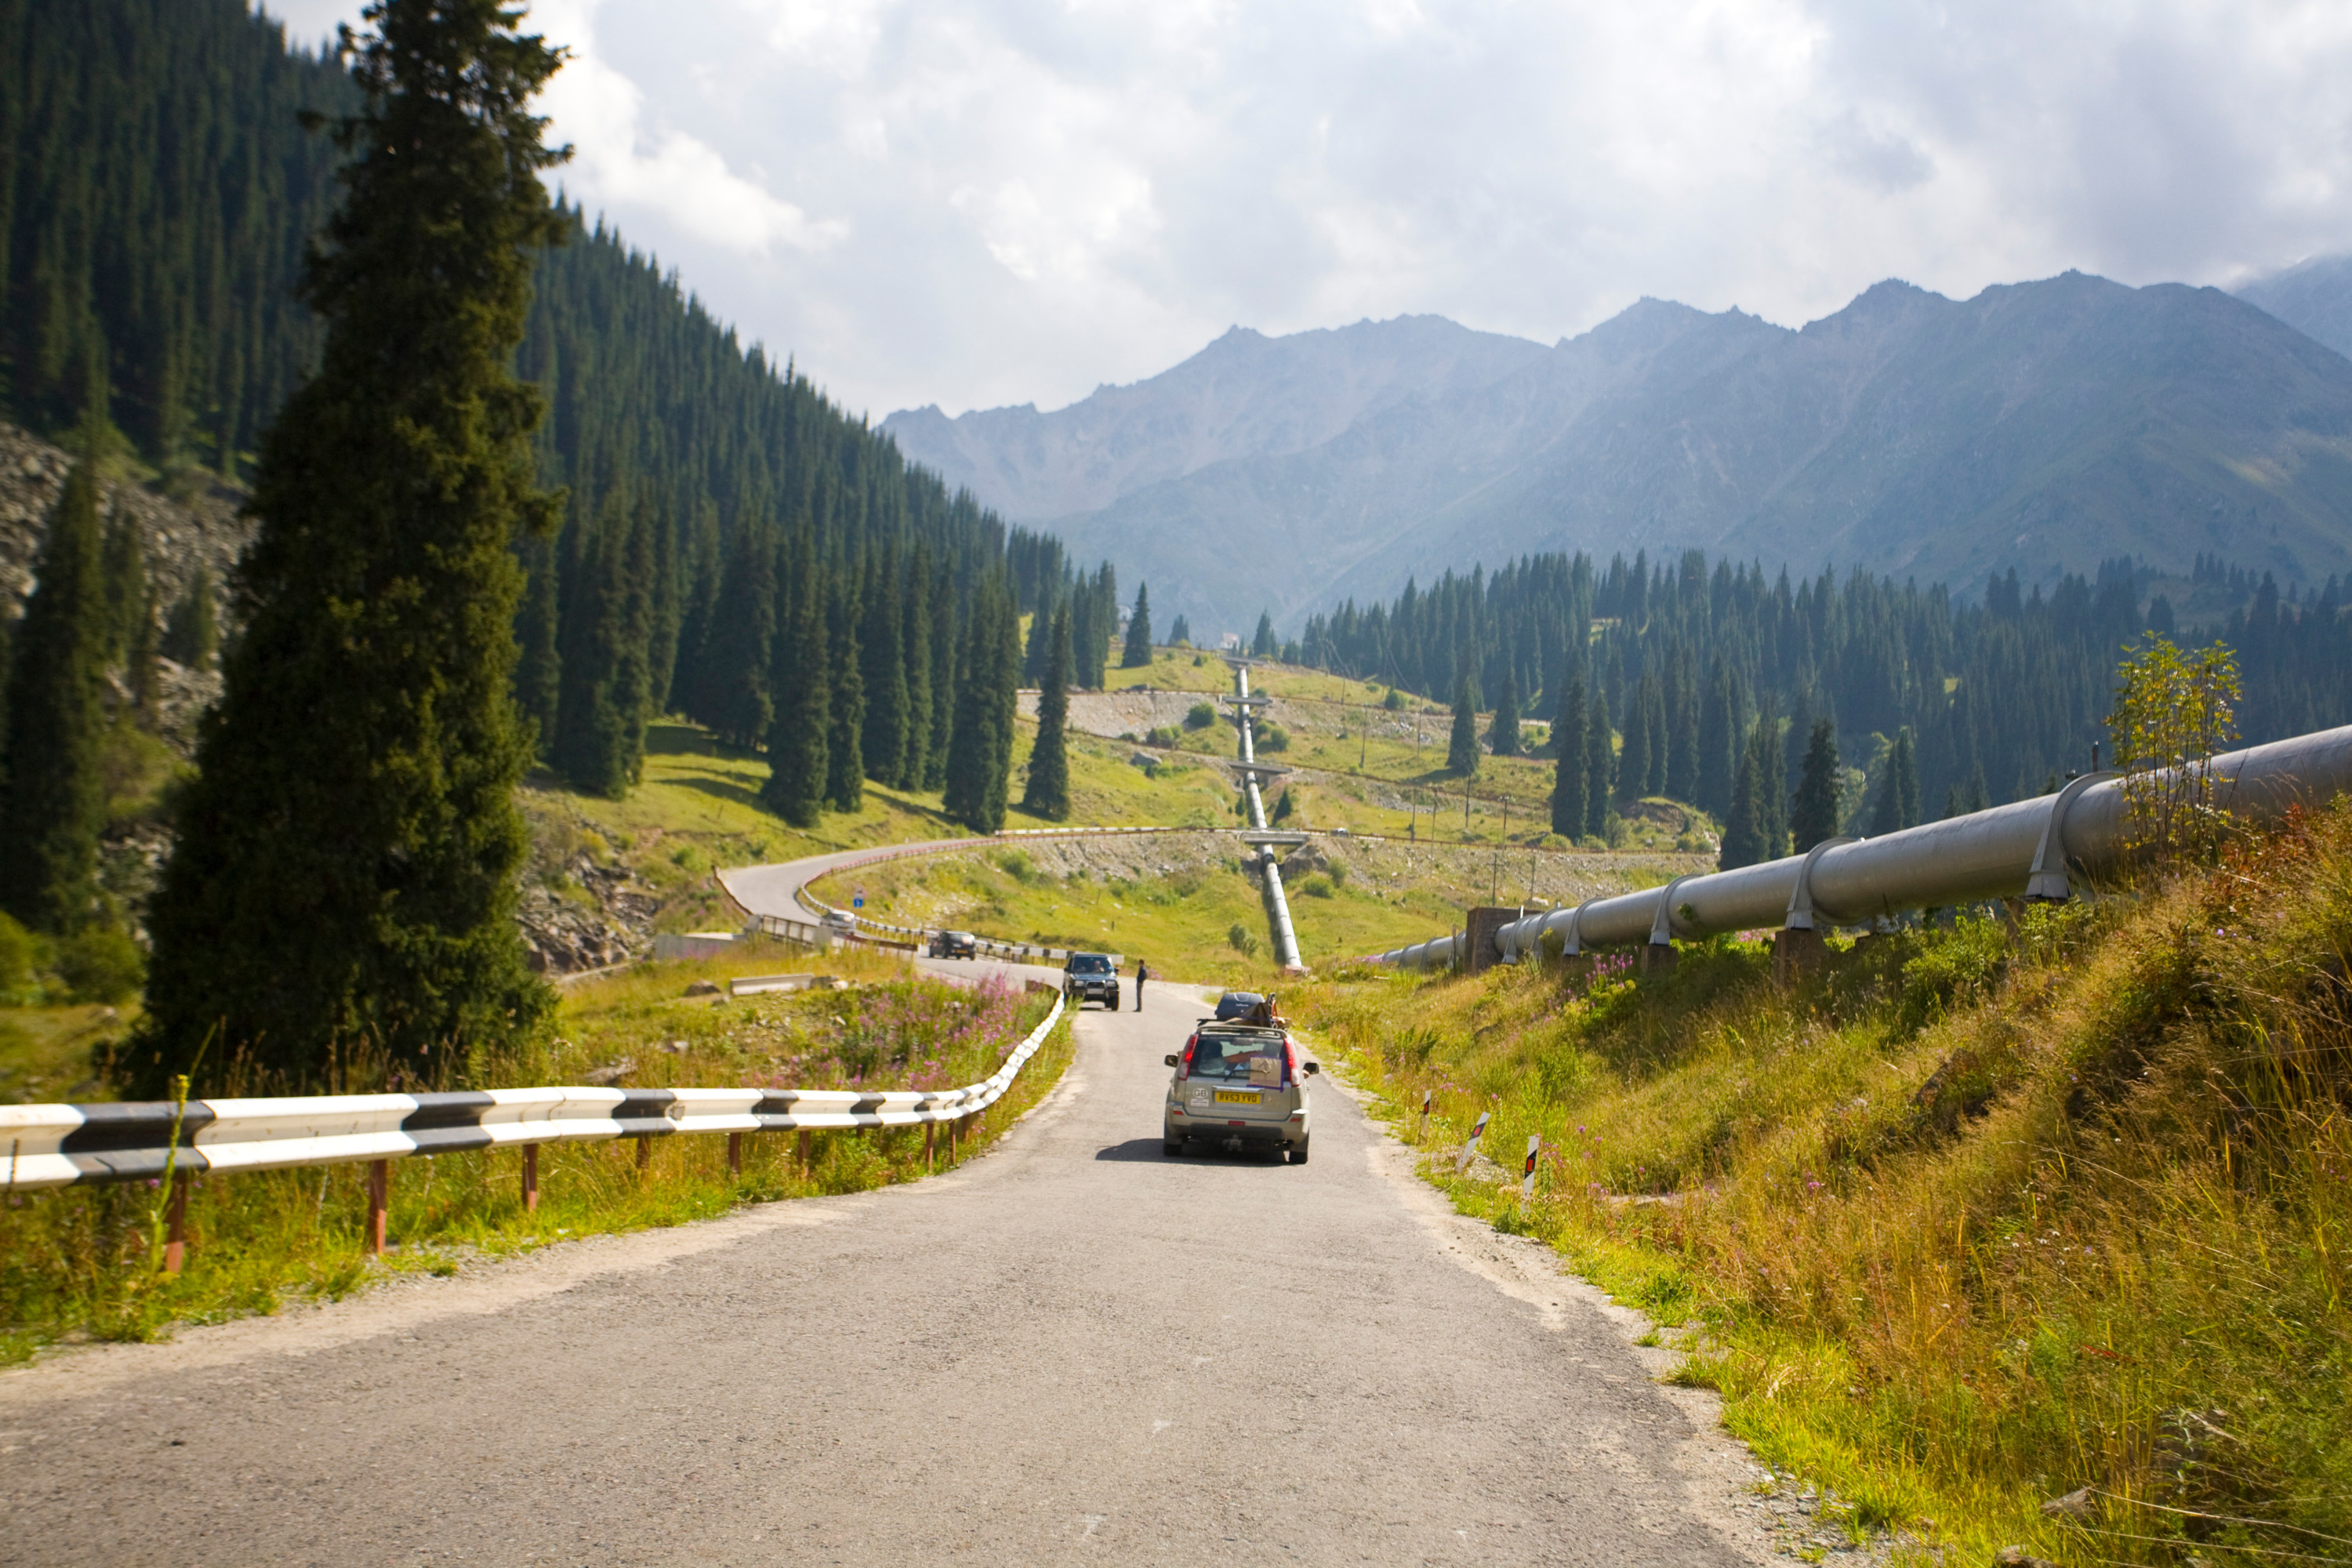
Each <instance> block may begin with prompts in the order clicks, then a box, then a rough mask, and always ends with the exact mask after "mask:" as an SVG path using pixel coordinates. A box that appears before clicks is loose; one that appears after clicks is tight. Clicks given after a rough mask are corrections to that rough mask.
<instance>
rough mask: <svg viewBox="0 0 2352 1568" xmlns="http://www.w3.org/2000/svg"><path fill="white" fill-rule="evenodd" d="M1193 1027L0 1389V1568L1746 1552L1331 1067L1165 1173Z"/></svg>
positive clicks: (1725, 1557)
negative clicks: (929, 1117)
mask: <svg viewBox="0 0 2352 1568" xmlns="http://www.w3.org/2000/svg"><path fill="white" fill-rule="evenodd" d="M926 963H927V967H934V968H948V967H952V969H954V970H957V971H960V972H961V973H964V974H970V973H972V970H973V966H972V965H971V964H961V965H953V966H934V965H929V963H928V961H926ZM1197 1011H1198V1007H1197V998H1196V995H1195V994H1193V993H1191V992H1189V991H1183V990H1180V989H1177V988H1174V987H1167V988H1163V987H1160V986H1157V985H1155V986H1153V987H1151V988H1150V991H1149V993H1148V996H1147V1006H1146V1010H1145V1011H1144V1012H1142V1013H1141V1014H1138V1013H1135V1012H1133V1011H1129V1012H1125V1013H1119V1014H1105V1013H1100V1012H1086V1013H1083V1014H1081V1015H1080V1016H1079V1019H1078V1025H1077V1037H1078V1051H1077V1056H1076V1061H1075V1063H1074V1065H1073V1066H1072V1068H1070V1071H1069V1073H1068V1076H1067V1078H1066V1080H1065V1082H1064V1083H1063V1085H1062V1086H1061V1087H1060V1089H1058V1090H1057V1091H1056V1092H1055V1094H1054V1095H1053V1096H1051V1097H1050V1098H1049V1099H1048V1100H1046V1101H1045V1103H1044V1104H1043V1105H1041V1106H1040V1107H1039V1108H1038V1109H1037V1110H1035V1111H1034V1112H1032V1113H1031V1115H1030V1116H1029V1118H1028V1119H1027V1120H1026V1121H1024V1122H1022V1123H1021V1124H1020V1125H1019V1126H1017V1127H1016V1128H1015V1129H1014V1130H1013V1131H1012V1132H1011V1133H1010V1134H1009V1135H1008V1136H1007V1137H1006V1138H1005V1139H1004V1140H1003V1142H1001V1143H1000V1144H998V1145H997V1147H996V1148H995V1149H994V1150H993V1151H992V1152H991V1153H989V1154H988V1155H987V1156H985V1157H983V1158H982V1159H979V1160H976V1161H974V1162H972V1163H971V1164H969V1165H967V1166H965V1167H964V1168H963V1169H962V1170H961V1171H959V1172H957V1173H953V1174H950V1175H944V1176H940V1177H939V1178H936V1179H933V1180H929V1181H925V1182H920V1183H916V1184H910V1185H907V1186H901V1187H893V1188H887V1189H885V1190H883V1191H880V1192H875V1193H867V1194H858V1195H856V1196H850V1197H839V1198H817V1199H808V1200H803V1201H801V1202H797V1203H782V1204H771V1205H760V1206H758V1207H754V1208H751V1209H747V1210H743V1211H740V1212H738V1213H737V1214H735V1215H730V1216H728V1217H726V1218H723V1219H719V1220H713V1221H709V1222H707V1223H705V1224H702V1225H698V1226H682V1227H678V1228H677V1229H673V1230H666V1231H656V1232H646V1233H641V1234H639V1235H635V1236H629V1237H601V1238H592V1239H590V1240H586V1241H583V1242H580V1243H576V1244H572V1245H570V1246H566V1247H551V1248H547V1249H544V1250H542V1251H541V1252H539V1253H537V1254H534V1255H532V1256H530V1257H529V1258H521V1259H516V1260H511V1261H509V1262H505V1263H499V1264H494V1265H489V1266H486V1267H480V1268H468V1269H467V1270H466V1271H465V1272H464V1273H463V1274H461V1275H459V1276H458V1277H457V1278H455V1279H444V1280H436V1279H431V1278H430V1277H427V1276H416V1277H411V1278H406V1279H402V1280H399V1281H395V1282H394V1283H390V1284H387V1285H385V1286H383V1288H381V1289H376V1290H373V1291H371V1292H368V1293H367V1294H365V1295H362V1296H360V1297H356V1298H353V1299H352V1300H347V1301H344V1302H341V1303H340V1304H337V1305H334V1306H330V1307H325V1308H320V1309H312V1310H298V1311H295V1312H291V1313H289V1314H288V1315H287V1316H286V1317H284V1318H280V1319H259V1320H249V1321H242V1322H236V1323H230V1324H226V1325H222V1326H219V1327H215V1328H206V1329H194V1330H189V1331H184V1332H183V1333H182V1334H181V1335H180V1336H179V1338H178V1339H177V1341H175V1342H172V1343H168V1344H161V1345H121V1346H104V1347H96V1348H92V1349H88V1350H84V1351H80V1352H74V1353H71V1354H67V1355H63V1356H58V1357H56V1358H53V1359H51V1360H49V1361H47V1362H46V1363H42V1364H40V1365H38V1366H36V1367H34V1368H32V1369H29V1370H26V1371H20V1372H15V1373H6V1374H5V1375H0V1563H39V1564H54V1563H102V1564H132V1563H155V1564H169V1565H171V1568H186V1565H188V1564H199V1563H223V1564H247V1563H331V1564H345V1563H403V1564H418V1563H435V1562H462V1563H590V1564H603V1563H711V1564H722V1563H729V1564H759V1563H893V1564H896V1563H953V1562H969V1563H1082V1562H1097V1561H1098V1562H1103V1563H1131V1562H1139V1561H1148V1562H1162V1561H1165V1562H1171V1563H1198V1562H1204V1561H1205V1562H1219V1563H1225V1562H1232V1563H1257V1562H1280V1563H1512V1564H1517V1563H1579V1564H1596V1565H1597V1564H1609V1565H1612V1568H1614V1565H1620V1564H1649V1563H1657V1564H1709V1565H1714V1564H1728V1563H1747V1562H1755V1561H1760V1560H1761V1552H1760V1549H1759V1546H1758V1545H1757V1541H1756V1538H1755V1537H1754V1535H1753V1534H1752V1532H1750V1531H1745V1530H1743V1529H1742V1528H1741V1527H1740V1526H1739V1525H1738V1524H1736V1523H1734V1522H1733V1521H1732V1515H1733V1510H1731V1508H1730V1507H1729V1506H1728V1504H1729V1502H1730V1500H1731V1498H1732V1496H1733V1494H1734V1490H1735V1489H1736V1487H1737V1486H1738V1484H1739V1482H1740V1481H1741V1480H1743V1479H1746V1478H1747V1477H1748V1475H1751V1474H1753V1472H1752V1471H1749V1470H1748V1469H1746V1468H1744V1466H1743V1465H1742V1464H1741V1463H1740V1461H1739V1460H1738V1458H1736V1456H1735V1455H1734V1454H1733V1453H1732V1451H1731V1450H1730V1448H1729V1446H1728V1444H1727V1441H1726V1440H1724V1439H1722V1438H1721V1437H1720V1436H1717V1435H1713V1434H1709V1433H1705V1432H1702V1431H1701V1430H1700V1427H1699V1426H1698V1425H1696V1424H1695V1422H1694V1420H1693V1419H1692V1417H1691V1415H1689V1414H1687V1410H1688V1409H1689V1408H1690V1407H1689V1406H1688V1405H1685V1404H1684V1403H1680V1401H1683V1400H1685V1399H1687V1398H1688V1397H1691V1396H1685V1395H1683V1394H1679V1393H1678V1392H1677V1391H1671V1390H1666V1389H1663V1388H1661V1387H1659V1386H1658V1385H1656V1384H1654V1383H1653V1382H1651V1380H1650V1375H1649V1373H1648V1372H1647V1371H1645V1369H1644V1366H1643V1363H1642V1361H1640V1360H1638V1359H1637V1357H1638V1356H1640V1355H1642V1354H1644V1353H1646V1354H1647V1355H1649V1356H1651V1357H1655V1356H1657V1355H1658V1353H1659V1352H1636V1351H1635V1350H1634V1349H1633V1348H1632V1347H1631V1346H1630V1345H1629V1344H1628V1343H1627V1342H1626V1340H1625V1337H1624V1335H1623V1333H1622V1331H1621V1329H1620V1327H1619V1326H1618V1325H1617V1324H1616V1323H1614V1322H1612V1319H1611V1316H1610V1314H1609V1312H1608V1311H1606V1310H1603V1309H1601V1308H1600V1307H1598V1306H1596V1305H1593V1304H1592V1303H1591V1300H1590V1299H1589V1295H1587V1294H1580V1290H1581V1288H1580V1287H1579V1286H1577V1285H1576V1284H1575V1283H1574V1282H1573V1281H1570V1280H1564V1279H1559V1277H1558V1276H1557V1274H1556V1272H1555V1271H1554V1270H1553V1268H1551V1267H1550V1266H1549V1262H1548V1261H1531V1258H1534V1256H1535V1255H1536V1254H1538V1253H1539V1252H1540V1249H1538V1248H1535V1247H1533V1246H1532V1245H1531V1244H1526V1243H1519V1242H1517V1241H1515V1240H1514V1238H1510V1237H1496V1235H1495V1234H1494V1233H1493V1232H1492V1231H1491V1230H1490V1229H1487V1228H1486V1227H1483V1226H1475V1225H1473V1224H1471V1223H1470V1222H1467V1221H1463V1220H1460V1219H1458V1218H1457V1217H1456V1216H1454V1215H1450V1214H1448V1213H1445V1212H1444V1211H1443V1205H1442V1201H1441V1200H1440V1199H1439V1198H1438V1197H1437V1196H1436V1194H1433V1192H1431V1191H1430V1190H1429V1189H1427V1188H1426V1187H1424V1186H1422V1185H1421V1184H1417V1183H1415V1182H1414V1181H1412V1178H1411V1176H1410V1175H1409V1174H1408V1173H1405V1171H1404V1161H1403V1157H1402V1153H1401V1152H1400V1150H1399V1146H1398V1145H1396V1144H1395V1143H1394V1142H1390V1141H1388V1140H1385V1139H1384V1138H1383V1137H1382V1136H1381V1134H1380V1132H1379V1131H1378V1130H1377V1129H1376V1128H1375V1127H1373V1126H1372V1125H1371V1124H1370V1123H1369V1122H1368V1121H1366V1120H1365V1118H1364V1117H1363V1115H1362V1114H1361V1113H1360V1110H1358V1108H1357V1106H1356V1104H1355V1102H1354V1100H1352V1099H1351V1098H1349V1094H1348V1093H1347V1092H1346V1091H1345V1090H1343V1089H1340V1088H1339V1087H1337V1086H1334V1085H1332V1084H1330V1083H1328V1082H1324V1083H1319V1084H1318V1086H1317V1087H1316V1089H1315V1090H1314V1091H1313V1097H1314V1099H1313V1103H1314V1114H1315V1116H1316V1118H1317V1121H1316V1132H1315V1142H1314V1151H1315V1158H1314V1161H1313V1163H1311V1164H1308V1165H1306V1166H1290V1165H1283V1164H1276V1163H1258V1162H1256V1161H1254V1160H1248V1159H1244V1158H1242V1157H1240V1156H1237V1155H1235V1156H1227V1155H1211V1156H1205V1157H1203V1156H1193V1157H1190V1158H1186V1159H1181V1160H1169V1159H1165V1158H1163V1157H1162V1156H1161V1154H1160V1144H1159V1128H1160V1122H1159V1117H1160V1094H1161V1092H1162V1087H1163V1085H1164V1082H1165V1078H1166V1069H1165V1068H1163V1067H1162V1065H1161V1062H1160V1058H1161V1056H1162V1054H1163V1053H1164V1052H1166V1051H1168V1050H1170V1049H1171V1048H1174V1047H1176V1046H1177V1045H1178V1044H1179V1043H1180V1042H1181V1038H1182V1037H1183V1035H1184V1033H1185V1032H1186V1028H1187V1026H1188V1025H1189V1024H1190V1022H1191V1020H1192V1018H1193V1017H1194V1016H1196V1014H1197ZM404 1179H406V1178H404ZM1514 1249H1517V1250H1514ZM1545 1258H1547V1259H1548V1255H1545ZM1498 1286H1499V1288H1498Z"/></svg>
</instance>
